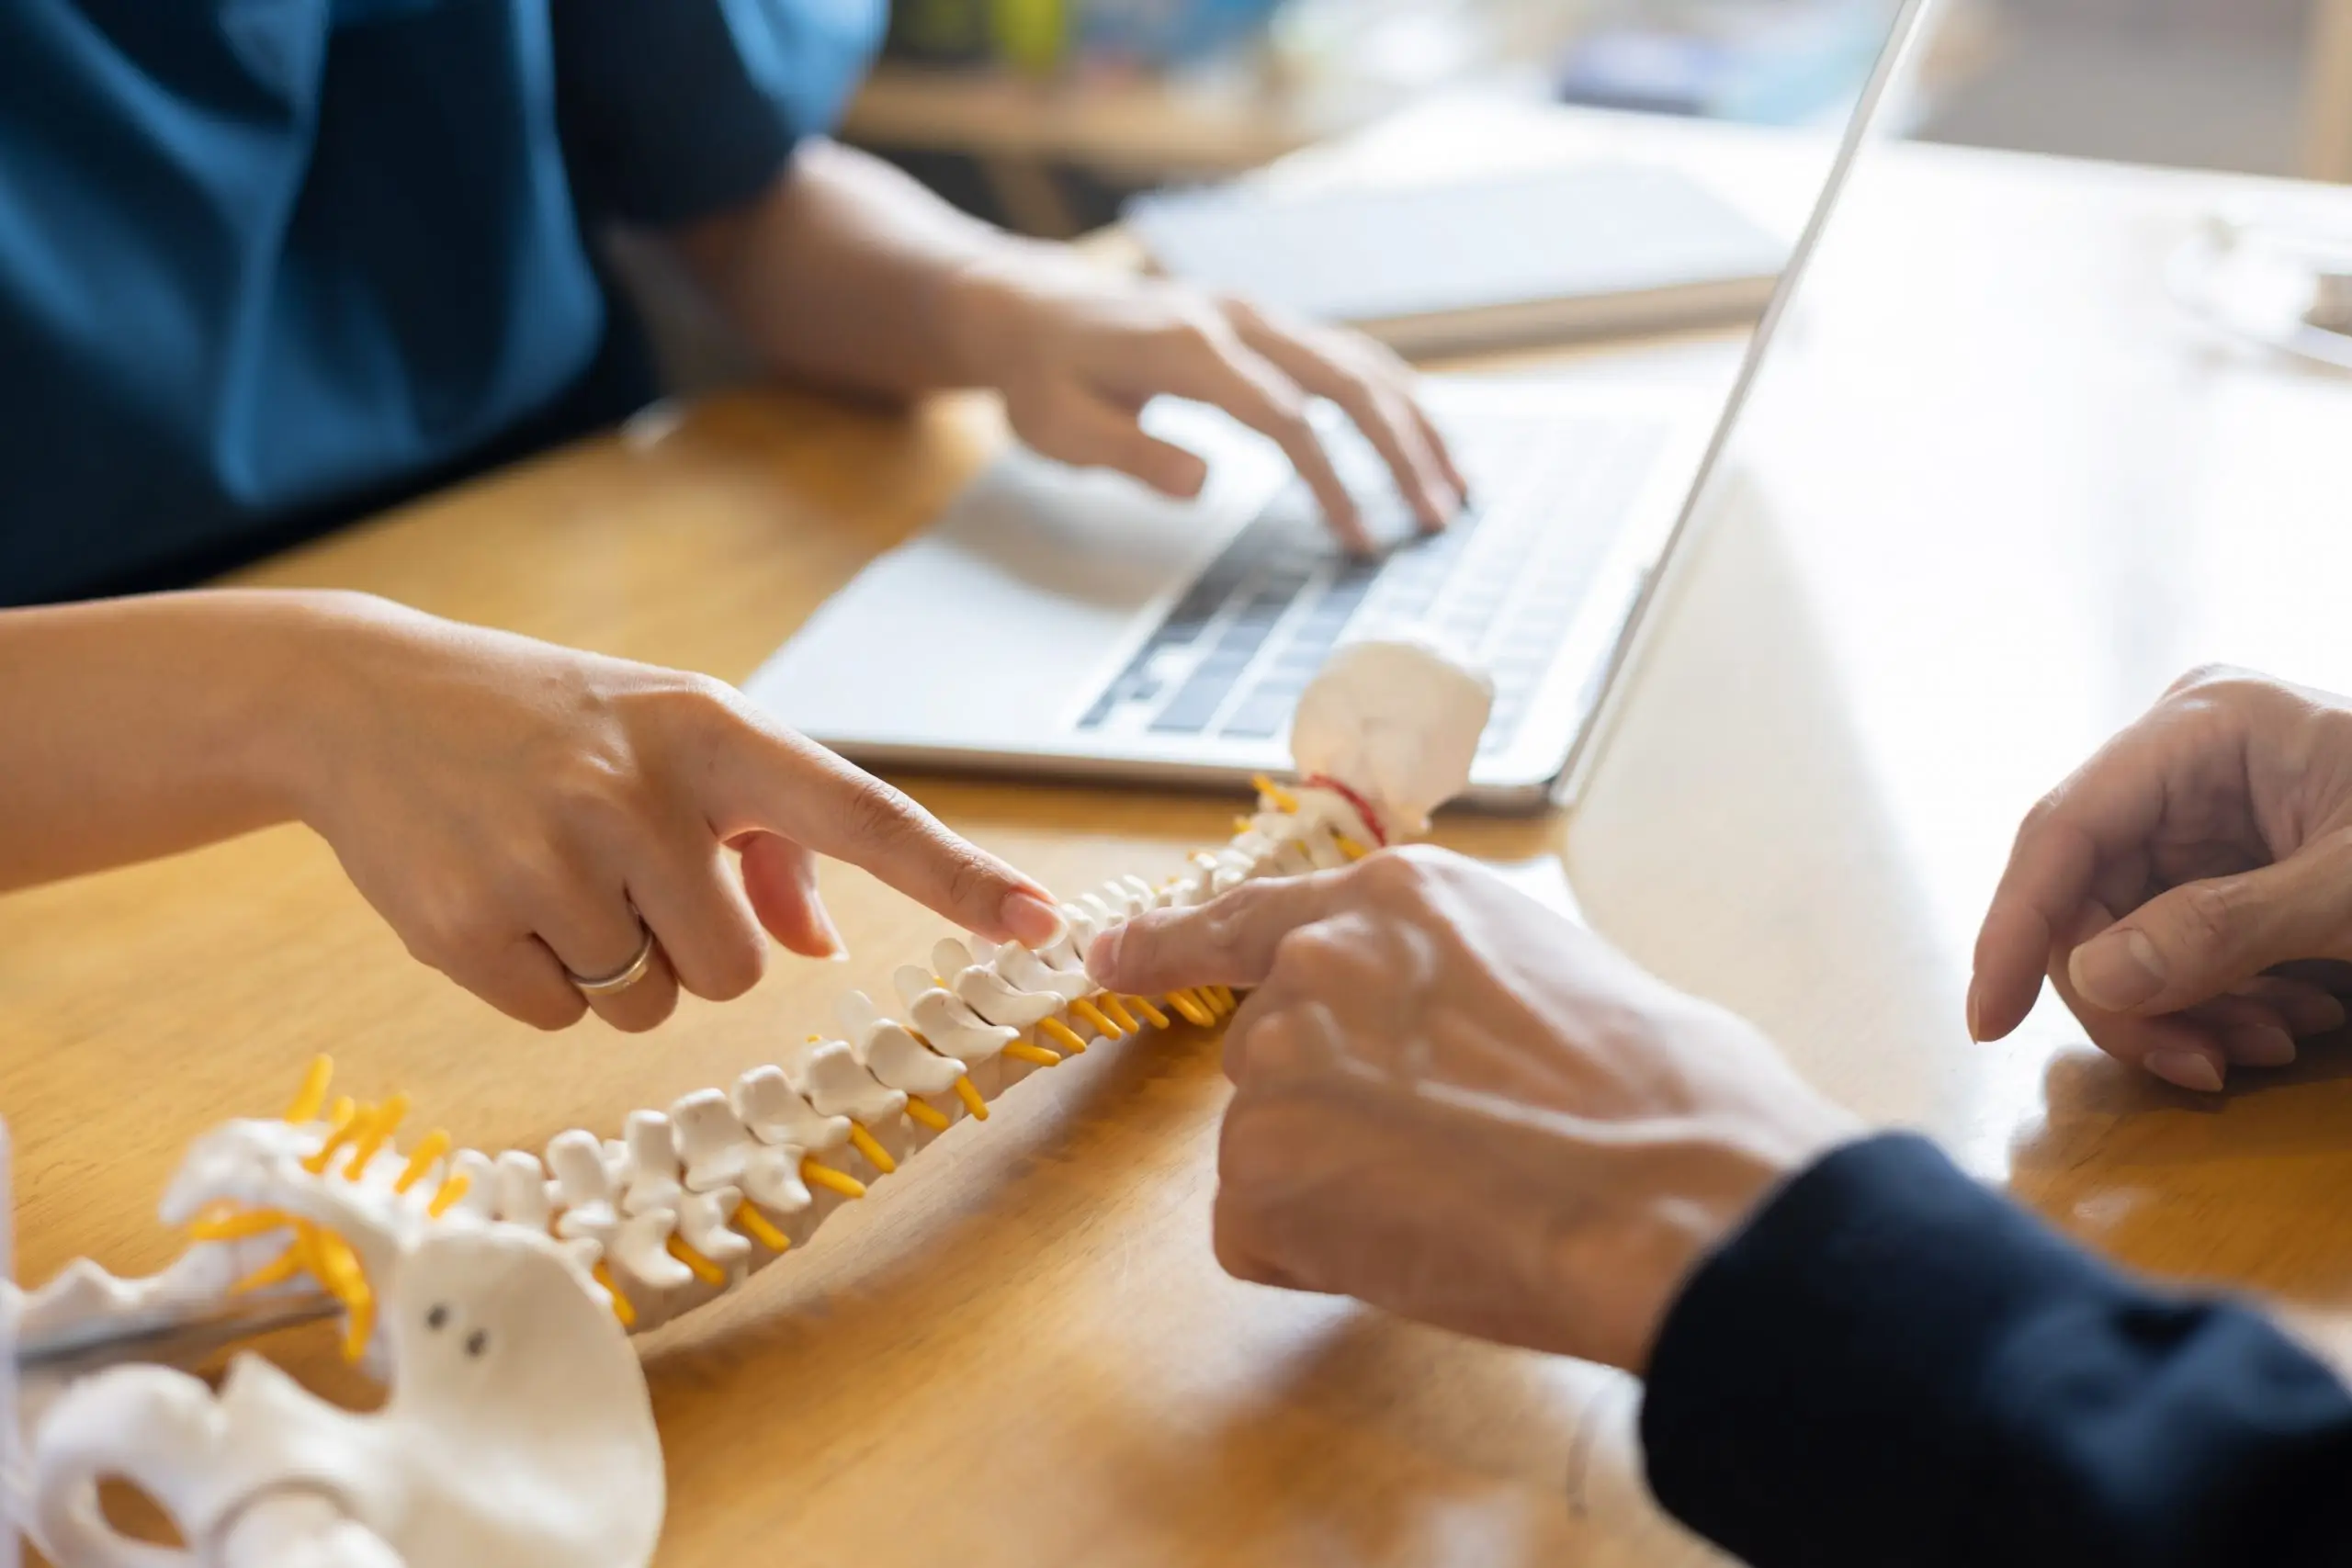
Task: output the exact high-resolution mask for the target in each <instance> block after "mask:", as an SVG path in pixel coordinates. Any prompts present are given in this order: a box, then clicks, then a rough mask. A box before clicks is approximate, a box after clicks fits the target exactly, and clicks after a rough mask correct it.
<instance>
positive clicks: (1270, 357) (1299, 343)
mask: <svg viewBox="0 0 2352 1568" xmlns="http://www.w3.org/2000/svg"><path fill="white" fill-rule="evenodd" d="M944 326H945V329H946V331H947V332H948V333H949V334H950V335H951V338H952V340H953V342H954V344H955V345H956V359H957V361H958V363H960V364H962V365H964V366H966V367H968V372H967V379H969V380H970V381H971V383H972V384H974V385H980V386H993V387H997V388H999V389H1001V390H1002V391H1003V393H1004V400H1005V410H1006V413H1007V415H1008V417H1009V418H1010V419H1011V421H1012V429H1013V433H1014V434H1017V435H1019V436H1020V437H1021V439H1022V440H1023V441H1024V442H1026V443H1028V444H1029V446H1032V447H1034V448H1035V449H1036V450H1037V451H1038V452H1041V453H1043V454H1044V455H1045V456H1046V457H1053V458H1056V459H1058V460H1059V461H1062V462H1065V463H1070V464H1075V465H1078V466H1081V467H1101V468H1117V469H1119V470H1121V471H1122V472H1124V473H1127V474H1131V475H1133V476H1134V477H1135V478H1136V479H1141V480H1142V481H1143V482H1144V483H1146V484H1148V485H1150V486H1151V487H1152V488H1154V489H1155V490H1158V491H1162V492H1164V493H1166V494H1169V495H1173V496H1178V497H1186V498H1189V497H1191V496H1193V495H1197V494H1198V493H1199V492H1200V490H1201V486H1202V485H1203V483H1204V482H1205V480H1206V479H1207V476H1208V469H1207V466H1206V465H1205V464H1204V463H1203V462H1202V460H1201V458H1200V457H1199V456H1198V455H1196V454H1194V453H1192V452H1188V451H1186V450H1185V449H1184V448H1183V447H1182V446H1175V445H1173V444H1171V443H1169V442H1166V441H1161V440H1159V439H1158V438H1157V437H1155V436H1152V435H1150V434H1148V433H1146V431H1145V430H1144V428H1143V425H1142V423H1141V415H1142V412H1143V408H1144V405H1145V404H1146V403H1148V402H1149V401H1150V400H1152V399H1153V398H1155V397H1157V396H1159V395H1160V394H1162V393H1168V394H1172V395H1174V396H1177V397H1182V398H1190V399H1193V400H1196V401H1199V402H1204V403H1210V404H1213V405H1215V406H1216V407H1217V408H1220V409H1223V410H1224V411H1225V412H1227V413H1229V414H1231V415H1233V417H1234V418H1236V419H1238V420H1239V421H1240V422H1241V423H1244V424H1246V425H1249V426H1250V427H1251V428H1252V429H1255V430H1258V431H1261V432H1263V433H1264V434H1267V435H1268V436H1271V437H1272V439H1273V440H1274V441H1275V442H1276V444H1278V445H1279V446H1281V447H1282V449H1283V452H1284V454H1286V455H1287V456H1288V457H1289V458H1290V460H1291V462H1292V463H1293V464H1294V465H1295V467H1296V468H1297V469H1298V471H1299V473H1300V475H1301V476H1302V477H1303V478H1304V479H1306V483H1307V486H1308V488H1309V489H1311V490H1312V491H1314V493H1315V498H1316V501H1317V504H1319V505H1320V506H1321V507H1322V509H1323V513H1324V516H1325V517H1326V518H1327V519H1328V520H1329V523H1330V525H1331V528H1332V531H1333V532H1334V533H1336V534H1337V535H1338V536H1340V539H1341V541H1342V542H1343V543H1345V544H1347V545H1348V546H1349V547H1351V548H1353V549H1357V550H1364V549H1369V548H1370V547H1371V540H1370V538H1369V536H1367V534H1366V533H1365V530H1364V527H1363V519H1362V517H1361V515H1360V514H1359V512H1358V509H1357V506H1356V503H1355V502H1354V501H1353V500H1352V499H1351V497H1350V496H1349V494H1348V491H1347V488H1346V486H1345V485H1344V484H1342V483H1341V482H1340V477H1339V475H1338V473H1337V472H1335V471H1334V469H1333V468H1332V465H1331V459H1330V457H1329V455H1328V454H1327V453H1326V452H1325V451H1324V449H1323V445H1322V443H1321V442H1320V441H1319V440H1318V439H1317V436H1316V433H1315V427H1314V425H1313V423H1312V422H1311V421H1310V420H1309V419H1308V417H1307V407H1308V404H1309V401H1310V400H1312V399H1314V398H1317V397H1322V398H1329V399H1330V400H1332V401H1333V402H1335V403H1337V404H1338V405H1339V406H1340V408H1341V409H1342V410H1344V411H1345V412H1347V414H1348V416H1349V418H1351V419H1352V420H1353V421H1354V422H1355V423H1356V425H1357V426H1358V428H1360V429H1361V430H1363V433H1364V434H1365V436H1366V437H1368V438H1369V439H1370V441H1371V443H1372V445H1373V446H1374V448H1375V449H1376V450H1377V451H1378V452H1379V453H1380V455H1381V457H1383V458H1384V459H1385V460H1386V462H1387V464H1388V467H1389V469H1390V471H1391V472H1392V473H1393V474H1394V475H1395V476H1396V479H1397V492H1398V493H1399V494H1401V495H1402V496H1403V497H1404V498H1405V500H1406V502H1408V504H1409V505H1410V506H1411V508H1412V510H1413V512H1414V514H1415V515H1416V516H1417V517H1418V518H1419V521H1420V523H1421V525H1422V526H1423V527H1424V528H1428V529H1437V528H1442V527H1443V526H1444V525H1446V524H1447V523H1449V522H1451V521H1452V520H1453V516H1454V514H1455V513H1457V512H1459V511H1460V510H1461V506H1462V501H1463V497H1464V494H1465V493H1466V489H1467V487H1466V486H1465V485H1464V481H1463V478H1462V475H1461V472H1460V471H1459V470H1458V469H1457V468H1455V467H1454V465H1453V458H1452V457H1450V456H1448V455H1447V452H1446V449H1445V443H1444V441H1443V440H1442V438H1441V437H1440V436H1439V434H1438V433H1437V429H1436V427H1435V426H1434V425H1432V424H1431V423H1430V421H1429V418H1428V416H1427V415H1425V414H1424V413H1422V412H1421V410H1420V408H1419V405H1418V404H1417V403H1416V402H1415V401H1414V396H1413V372H1412V369H1411V368H1410V367H1408V366H1407V365H1406V364H1405V362H1404V361H1403V360H1401V359H1399V358H1397V355H1394V354H1391V353H1390V352H1389V351H1388V350H1387V349H1385V348H1384V347H1382V346H1381V345H1380V344H1376V343H1374V342H1373V341H1372V340H1371V339H1370V338H1367V337H1363V336H1361V335H1359V334H1357V333H1351V332H1345V331H1340V330H1337V329H1334V328H1329V327H1318V326H1314V325H1311V324H1308V323H1306V322H1301V321H1282V320H1278V319H1276V318H1275V317H1273V316H1272V315H1270V314H1269V313H1267V312H1266V311H1263V310H1258V309H1256V308H1254V307H1252V306H1250V305H1248V304H1245V303H1243V302H1241V301H1239V300H1233V299H1213V298H1211V297H1210V296H1208V295H1205V294H1203V293H1201V292H1200V291H1199V290H1197V289H1194V288H1188V287H1186V286H1185V285H1183V284H1180V283H1171V282H1169V281H1166V280H1164V279H1159V278H1149V277H1139V276H1131V275H1128V274H1125V273H1118V272H1113V271H1111V270H1109V269H1107V268H1104V267H1101V266H1097V265H1093V264H1091V263H1090V262H1088V261H1087V260H1086V259H1085V258H1083V257H1081V256H1079V255H1075V254H1070V253H1069V252H1066V251H1064V250H1062V249H1061V248H1060V247H1057V246H1051V245H1021V246H1017V247H1007V248H1006V249H1005V250H1004V251H1003V252H1001V253H995V254H990V255H989V256H988V257H987V258H984V259H981V260H977V261H974V262H971V263H969V264H968V265H966V266H965V267H964V268H963V269H962V270H961V271H960V272H958V273H957V274H956V276H955V278H954V279H953V281H952V283H951V284H950V286H949V288H948V289H947V291H946V294H945V298H944Z"/></svg>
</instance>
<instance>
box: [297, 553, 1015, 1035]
mask: <svg viewBox="0 0 2352 1568" xmlns="http://www.w3.org/2000/svg"><path fill="white" fill-rule="evenodd" d="M309 627H310V629H309V633H308V636H307V637H306V639H305V641H304V643H303V645H302V648H301V651H300V657H299V658H298V659H296V660H293V661H291V664H290V668H291V669H292V671H293V675H292V680H293V682H294V690H295V696H294V698H293V705H292V712H291V716H292V717H293V719H294V723H293V724H292V726H290V727H289V728H290V731H291V733H292V735H293V737H294V739H293V745H294V747H295V748H296V749H297V750H299V752H300V761H298V762H295V763H293V764H290V765H289V771H290V772H291V773H292V774H293V783H292V784H291V786H290V788H291V793H292V795H293V798H294V801H295V809H296V811H297V813H298V814H299V815H300V817H301V818H302V819H303V820H305V821H306V822H308V823H309V824H310V825H311V827H313V828H314V829H317V830H318V831H319V832H320V833H321V834H322V836H323V837H324V838H325V839H326V840H327V841H328V842H329V843H330V844H332V845H333V846H334V852H335V854H336V855H337V857H338V858H340V859H341V861H342V863H343V866H344V869H345V871H346V872H348V873H349V874H350V876H351V879H352V881H353V883H354V884H356V886H357V887H358V888H359V891H360V892H361V893H362V894H363V895H364V896H365V897H367V899H368V902H369V903H370V904H372V905H374V906H375V908H376V909H377V911H378V912H379V914H381V915H382V916H383V917H384V919H386V920H387V921H389V922H390V925H391V927H392V929H393V930H394V931H397V932H398V933H399V934H400V937H401V941H402V942H405V943H406V944H407V946H408V950H409V951H410V952H411V953H413V954H414V955H415V956H416V957H417V958H418V959H420V960H422V961H423V962H424V963H426V964H431V965H432V966H433V967H435V968H436V969H439V970H440V971H442V972H443V973H444V974H446V975H447V976H449V977H450V978H451V979H453V980H455V981H457V982H458V984H459V985H461V986H464V987H466V988H467V989H469V990H470V991H473V992H475V993H476V994H477V995H479V996H481V998H483V999H484V1000H485V1001H488V1002H489V1003H491V1004H492V1006H493V1007H496V1008H498V1009H499V1010H502V1011H503V1012H506V1013H509V1014H512V1015H513V1016H514V1017H515V1018H518V1019H520V1020H522V1021H524V1022H526V1023H531V1024H536V1025H537V1026H539V1027H540V1028H543V1029H557V1028H561V1027H563V1026H565V1025H568V1024H571V1023H573V1022H575V1021H578V1020H579V1018H580V1017H581V1015H582V1011H583V1010H585V1007H586V1006H587V1005H588V1004H587V1003H586V1002H585V1001H584V1000H583V998H582V995H581V993H580V992H579V990H577V989H576V988H575V987H574V986H573V985H572V983H571V980H570V979H568V978H567V976H566V974H565V971H566V970H567V969H569V970H570V971H571V972H572V973H573V974H576V975H587V976H604V975H609V974H613V973H615V972H616V971H618V970H620V969H622V968H623V967H624V966H626V965H627V964H629V962H630V960H631V959H632V957H633V956H634V955H635V954H636V953H637V951H638V949H639V942H641V941H642V940H643V933H644V932H645V931H649V930H650V931H651V932H652V934H653V936H654V938H655V940H656V947H655V953H654V963H653V966H652V968H651V970H650V972H649V973H648V974H647V976H645V978H644V979H642V980H640V981H639V982H638V983H637V984H635V985H633V986H631V987H628V989H626V990H623V991H620V992H618V993H617V994H615V995H611V996H606V997H601V998H597V999H596V1000H595V1002H594V1007H595V1010H596V1011H597V1012H598V1014H600V1015H601V1016H602V1017H604V1018H605V1020H606V1021H608V1022H610V1023H612V1024H613V1025H614V1026H615V1027H616V1028H620V1029H626V1030H641V1029H650V1028H651V1027H652V1026H653V1025H655V1024H657V1023H659V1022H661V1021H662V1019H664V1018H666V1017H668V1016H669V1014H670V1011H671V1010H672V1009H673V1007H674V1006H675V1005H676V1002H677V994H678V987H680V986H681V985H683V986H684V987H685V988H686V989H687V990H690V991H692V992H694V993H695V995H697V996H701V997H706V998H711V999H714V1000H727V999H729V998H734V997H737V996H740V995H741V994H742V993H743V992H744V991H746V990H749V989H750V988H751V987H752V985H753V984H754V983H756V982H757V981H758V979H759V977H760V975H761V972H762V970H763V967H764V965H765V963H766V953H767V949H766V943H765V942H764V940H763V938H762V936H761V934H760V928H761V927H762V926H765V927H766V929H767V930H768V931H769V932H771V933H773V934H774V935H775V939H776V940H777V941H778V942H782V943H783V944H784V945H785V946H786V947H788V948H790V949H791V950H792V951H794V952H795V953H804V954H808V955H810V956H814V957H822V956H827V955H829V954H831V953H836V952H837V951H839V948H840V941H839V938H838V937H837V936H836V935H835V933H834V931H833V927H832V922H831V919H830V918H829V917H828V916H827V915H826V913H825V910H824V907H823V905H822V904H821V903H820V901H819V899H818V896H817V881H816V863H815V857H816V856H818V855H820V854H822V855H830V856H833V857H835V858H838V859H842V860H846V861H850V862H852V863H855V864H857V865H861V866H863V867H865V869H866V870H868V871H870V872H872V873H874V874H876V876H878V877H880V878H881V879H882V880H883V881H885V882H888V883H889V884H890V885H891V886H894V887H897V888H899V890H900V891H902V892H905V893H907V894H909V895H910V896H912V897H915V898H917V899H920V900H921V901H922V902H923V903H924V904H927V905H929V906H930V907H931V908H933V909H935V910H937V911H938V912H939V913H941V914H943V915H945V916H946V917H948V918H949V919H953V920H955V921H956V922H957V923H958V924H959V925H962V926H964V927H966V928H967V929H968V930H971V931H977V932H979V933H981V934H982V935H984V936H987V937H989V938H991V939H993V940H1000V941H1001V940H1004V939H1007V938H1014V939H1019V940H1023V941H1030V942H1035V941H1042V940H1046V938H1048V937H1050V936H1051V935H1052V933H1053V932H1054V931H1056V930H1057V929H1058V928H1057V919H1058V917H1057V915H1056V913H1055V909H1054V907H1053V905H1052V903H1051V902H1050V901H1049V900H1048V899H1047V898H1046V896H1045V894H1044V893H1043V892H1042V891H1041V890H1040V889H1039V888H1038V887H1037V886H1036V884H1035V883H1033V882H1031V881H1029V880H1027V879H1026V878H1024V877H1023V876H1022V875H1020V874H1018V873H1016V872H1014V871H1013V870H1012V868H1011V867H1009V866H1007V865H1005V864H1004V863H1002V862H1001V861H999V860H997V859H996V858H995V857H994V856H992V855H989V854H987V853H985V852H982V851H980V850H978V849H977V848H975V847H974V846H973V845H971V844H968V843H967V842H965V841H964V840H961V839H958V838H956V836H955V835H954V834H952V833H950V832H949V831H948V830H947V829H945V828H944V827H942V826H941V825H940V824H939V822H938V821H937V820H936V819H935V818H933V817H932V816H931V815H930V814H929V813H928V812H926V811H924V810H923V809H922V807H919V806H917V805H915V803H914V802H912V801H911V800H910V799H908V798H907V797H906V796H905V795H902V794H900V793H899V791H898V790H896V789H894V788H892V787H890V786H889V785H888V784H883V783H882V782H880V781H879V780H876V779H874V778H871V777H868V776H867V775H866V774H865V773H860V772H859V771H858V770H857V769H855V768H854V767H852V766H851V765H850V764H848V763H847V762H844V761H842V760H841V759H840V758H839V757H836V756H834V755H833V754H832V753H831V752H830V751H827V750H824V749H823V748H821V747H820V746H817V745H815V744H814V743H812V742H810V741H809V740H807V739H803V738H802V737H800V736H798V735H797V734H795V733H793V732H792V731H791V730H789V729H786V728H784V727H783V726H781V725H778V724H776V723H775V722H773V721H772V720H770V719H768V718H766V717H765V716H763V715H761V714H760V713H758V712H757V711H755V710H754V709H752V707H751V706H750V705H748V704H747V703H745V702H744V701H743V700H742V698H741V696H740V695H739V694H737V693H736V692H735V691H734V690H733V689H732V688H731V687H729V686H727V685H725V684H724V683H722V682H718V681H715V680H712V679H709V678H708V677H707V676H700V675H690V674H685V673H682V672H680V671H673V670H662V669H657V668H655V667H653V666H650V665H644V664H637V663H632V662H630V661H628V660H620V659H607V658H603V657H600V656H597V655H594V654H587V653H581V652H576V651H574V650H572V649H564V648H558V647H555V646H553V645H550V644H548V643H542V642H537V641H534V640H532V639H530V638H528V637H515V636H512V635H510V634H507V633H504V632H496V631H488V630H484V629H482V628H481V627H477V626H460V625H458V624H456V623H454V622H450V621H444V620H440V619H437V618H435V617H434V616H431V615H421V614H418V613H416V612H414V611H411V610H405V609H402V608H401V607H399V606H397V605H393V604H386V603H384V602H382V601H380V600H372V599H367V598H363V597H359V596H342V595H337V596H332V597H330V598H328V599H325V600H322V601H318V602H315V603H314V604H313V606H312V609H311V615H310V618H309ZM730 846H731V847H732V848H734V849H736V850H737V851H739V852H741V863H740V867H737V866H730V865H729V862H728V858H727V853H726V851H727V850H728V849H729V847H730ZM640 918H641V919H642V925H640V923H639V922H640Z"/></svg>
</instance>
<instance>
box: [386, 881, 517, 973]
mask: <svg viewBox="0 0 2352 1568" xmlns="http://www.w3.org/2000/svg"><path fill="white" fill-rule="evenodd" d="M502 924H503V922H502V921H501V920H500V919H498V918H497V916H496V914H495V913H494V911H493V909H492V907H491V906H490V905H489V903H488V902H487V900H485V899H484V898H482V897H481V896H480V895H478V894H476V893H474V892H472V891H471V890H470V889H450V890H446V891H442V892H438V893H435V894H432V895H428V896H426V897H424V898H422V899H420V900H419V901H418V902H417V904H416V905H415V906H414V907H413V908H412V909H411V910H410V912H409V914H408V917H407V918H406V919H403V920H401V922H400V924H399V927H398V930H399V931H400V937H401V945H402V946H404V947H406V948H407V949H408V952H409V955H410V956H411V957H413V958H414V959H415V960H416V961H417V962H418V963H420V964H426V965H429V966H430V967H432V968H435V969H439V970H443V971H445V972H446V971H448V970H450V969H453V968H458V967H462V966H464V965H465V964H468V963H469V962H470V961H471V960H472V959H473V958H474V957H475V956H476V955H478V954H481V953H490V952H494V951H496V949H497V948H498V947H500V946H503V945H504V943H503V940H502V938H503V932H502V931H501V930H500V927H501V926H502Z"/></svg>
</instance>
